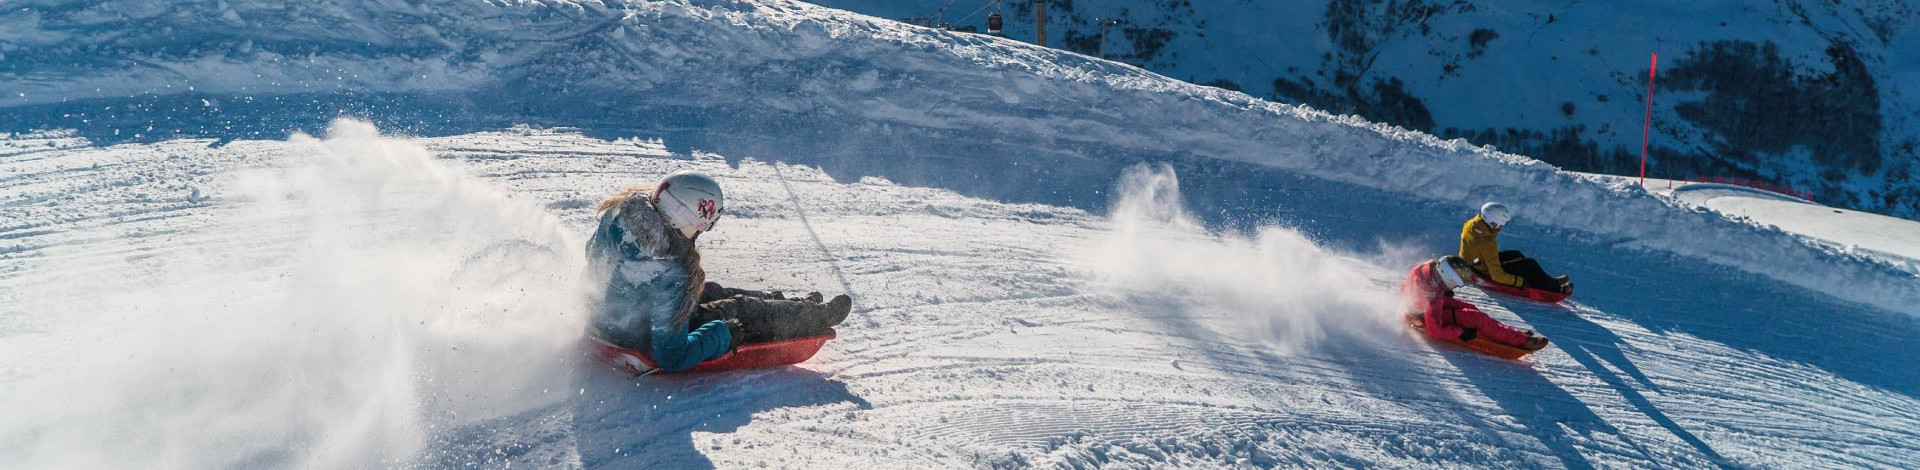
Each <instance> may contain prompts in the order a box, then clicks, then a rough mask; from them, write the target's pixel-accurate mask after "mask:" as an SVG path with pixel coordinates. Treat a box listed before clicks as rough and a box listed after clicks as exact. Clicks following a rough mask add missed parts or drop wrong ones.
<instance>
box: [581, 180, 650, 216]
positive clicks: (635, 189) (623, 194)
mask: <svg viewBox="0 0 1920 470" xmlns="http://www.w3.org/2000/svg"><path fill="white" fill-rule="evenodd" d="M636 194H645V195H646V196H647V197H648V198H652V197H653V188H643V187H639V186H628V187H627V189H622V190H620V192H617V193H613V195H612V196H608V197H607V199H606V200H603V201H600V208H599V209H597V210H595V211H594V212H595V213H603V212H606V211H607V210H609V209H613V208H615V207H620V205H621V204H625V203H626V202H627V200H628V199H632V198H633V196H634V195H636Z"/></svg>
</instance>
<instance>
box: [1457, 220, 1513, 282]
mask: <svg viewBox="0 0 1920 470" xmlns="http://www.w3.org/2000/svg"><path fill="white" fill-rule="evenodd" d="M1460 259H1463V260H1467V261H1469V262H1473V261H1478V262H1479V263H1478V264H1475V265H1474V266H1473V270H1474V271H1475V272H1477V273H1479V274H1480V275H1482V276H1486V277H1487V279H1491V280H1493V282H1497V283H1500V284H1503V285H1508V286H1513V287H1526V283H1527V282H1526V280H1524V279H1521V278H1520V276H1515V275H1512V274H1507V271H1506V270H1505V269H1501V268H1500V229H1497V228H1493V226H1492V225H1491V224H1488V223H1487V219H1486V217H1484V216H1480V215H1476V216H1473V218H1472V219H1468V220H1467V225H1465V226H1462V227H1460Z"/></svg>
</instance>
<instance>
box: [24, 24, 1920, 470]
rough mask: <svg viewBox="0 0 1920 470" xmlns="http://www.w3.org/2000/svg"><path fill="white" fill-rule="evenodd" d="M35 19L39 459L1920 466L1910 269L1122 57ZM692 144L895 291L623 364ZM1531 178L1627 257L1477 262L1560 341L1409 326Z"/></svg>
mask: <svg viewBox="0 0 1920 470" xmlns="http://www.w3.org/2000/svg"><path fill="white" fill-rule="evenodd" d="M0 24H6V25H9V27H7V28H5V29H4V31H5V32H3V33H0V53H4V54H5V56H4V59H0V77H4V80H3V81H0V87H4V88H0V96H11V97H14V98H17V100H10V101H11V102H10V103H9V104H7V105H6V109H5V110H4V111H5V112H6V116H7V117H6V118H4V119H0V125H3V126H0V130H5V131H8V132H13V134H11V135H10V137H9V138H7V139H5V140H0V188H4V189H0V300H3V301H0V337H4V338H5V340H4V341H0V357H7V358H9V359H7V360H5V361H0V415H5V416H7V417H8V419H6V420H4V421H5V423H4V424H0V464H4V465H0V466H9V467H11V466H24V467H101V466H147V467H151V466H160V467H191V468H203V467H224V466H246V467H259V466H275V467H289V466H291V467H363V466H423V467H451V466H459V465H464V464H471V463H480V464H500V463H513V464H522V465H542V466H613V467H635V466H649V467H676V468H677V467H690V466H707V465H713V466H724V467H750V466H761V465H765V466H805V467H872V466H886V467H925V466H946V467H952V466H960V467H964V466H1030V465H1032V466H1040V465H1048V466H1066V467H1087V466H1103V465H1112V466H1160V465H1178V466H1194V467H1227V466H1236V465H1252V466H1260V467H1312V468H1323V467H1329V466H1344V467H1379V466H1389V467H1402V466H1429V465H1443V466H1474V467H1480V466H1488V467H1516V466H1547V467H1569V468H1591V467H1608V468H1611V467H1647V466H1657V467H1781V468H1801V467H1884V468H1899V467H1902V466H1905V465H1907V464H1908V463H1910V462H1914V461H1920V432H1916V431H1915V430H1916V429H1920V426H1916V424H1920V400H1916V397H1920V368H1916V367H1915V366H1913V365H1911V364H1906V363H1905V362H1904V361H1898V360H1893V358H1898V357H1902V356H1903V355H1905V354H1909V353H1911V352H1912V351H1913V340H1912V338H1915V337H1920V336H1916V335H1920V320H1916V316H1915V315H1914V314H1916V313H1920V308H1916V307H1915V305H1920V303H1916V302H1915V301H1916V300H1920V282H1916V279H1915V278H1914V277H1913V275H1911V274H1909V273H1906V272H1903V271H1901V270H1899V269H1897V268H1896V267H1893V266H1890V265H1887V264H1884V263H1882V262H1879V261H1875V260H1873V259H1871V258H1867V257H1860V256H1852V255H1846V254H1843V253H1841V252H1840V250H1838V249H1834V248H1828V247H1825V246H1824V245H1821V244H1818V243H1814V242H1810V241H1807V240H1805V239H1804V238H1802V237H1799V236H1795V235H1792V234H1788V233H1783V232H1780V231H1779V230H1777V229H1770V228H1763V227H1758V226H1756V225H1753V224H1749V223H1745V222H1743V221H1740V220H1736V219H1733V218H1729V217H1726V216H1723V215H1721V214H1719V213H1716V212H1711V211H1706V210H1698V209H1692V208H1686V207H1683V205H1682V204H1679V203H1677V202H1676V201H1674V200H1672V199H1669V198H1666V197H1664V196H1656V195H1652V194H1648V193H1646V192H1645V191H1643V190H1641V189H1640V188H1639V187H1637V186H1631V185H1626V184H1603V183H1600V182H1598V180H1595V179H1591V178H1587V177H1582V176H1577V175H1572V174H1568V173H1562V172H1558V171H1556V170H1555V169H1553V168H1551V167H1549V166H1546V165H1543V164H1540V163H1538V162H1535V161H1532V160H1529V159H1526V158H1523V157H1518V156H1512V155H1505V154H1498V153H1494V152H1489V151H1485V150H1482V149H1477V148H1473V147H1470V146H1467V145H1464V144H1462V143H1459V142H1444V141H1438V140H1436V139H1433V138H1432V137H1430V136H1425V135H1421V134H1415V133H1409V132H1404V131H1400V130H1397V129H1392V128H1386V127H1380V126H1375V125H1371V124H1367V123H1365V122H1361V121H1358V120H1355V119H1351V118H1346V117H1337V116H1328V115H1326V114H1323V113H1319V112H1317V111H1313V110H1308V109H1300V108H1294V107H1290V106H1285V105H1278V104H1272V103H1266V102H1261V101H1258V100H1255V99H1252V98H1249V97H1247V96H1245V95H1239V94H1235V93H1228V92H1223V91H1219V90H1214V89H1207V88H1202V87H1197V86H1193V85H1188V84H1183V83H1180V82H1176V81H1173V80H1170V79H1167V78H1164V77H1159V76H1156V75H1152V74H1149V73H1145V72H1142V71H1139V70H1137V69H1133V68H1130V67H1126V66H1122V65H1117V64H1112V63H1107V62H1100V61H1095V60H1091V59H1087V58H1083V57H1078V56H1072V55H1066V54H1061V53H1058V52H1055V51H1048V50H1042V49H1037V48H1033V47H1029V46H1026V45H1023V44H1017V43H1012V42H1008V41H999V40H993V39H990V38H985V37H981V36H972V35H955V34H948V33H941V32H935V31H930V30H925V29H921V28H915V27H910V26H905V25H900V24H897V23H893V22H890V21H886V20H879V19H873V18H866V17H861V16H857V15H852V14H848V13H844V12H837V11H833V10H827V9H822V8H818V7H814V6H810V5H806V4H800V3H793V2H783V1H765V2H729V1H704V0H703V1H692V2H688V1H678V0H669V1H659V2H634V3H619V4H601V3H596V2H586V3H574V2H526V3H512V4H495V2H455V3H451V4H447V5H438V6H436V7H434V8H431V9H429V8H424V7H414V6H410V5H405V4H398V3H387V2H364V3H362V2H344V1H342V2H307V3H301V4H297V5H291V6H287V5H281V4H272V3H267V2H245V1H226V2H107V3H104V4H99V5H95V4H92V3H81V2H72V3H60V2H50V3H48V4H37V5H33V6H29V7H26V8H23V9H18V10H9V11H7V12H4V13H0ZM341 115H346V116H352V117H354V118H355V119H337V118H338V117H339V116H341ZM295 131H303V132H305V134H295V133H294V132H295ZM308 134H312V135H315V136H318V137H310V136H308ZM688 168H694V169H701V170H704V171H708V172H711V173H713V174H715V175H716V176H718V177H719V178H720V179H721V181H722V183H723V184H725V185H726V187H727V189H728V191H729V196H730V197H729V208H728V217H727V219H726V221H724V222H723V223H721V224H720V226H719V228H718V230H717V231H715V232H713V233H712V234H710V235H708V236H706V237H703V240H702V241H703V244H702V245H703V252H704V254H705V257H706V260H707V261H706V262H707V263H708V271H709V273H710V276H711V278H713V279H714V280H717V281H720V282H723V283H727V284H730V285H738V286H743V287H764V288H772V289H784V290H789V291H795V290H800V291H804V290H822V291H828V292H849V293H851V294H853V295H854V296H855V298H856V307H855V314H854V317H853V318H851V319H849V321H848V323H847V324H845V325H843V327H842V328H841V330H840V331H841V337H840V339H838V340H835V341H834V342H831V343H829V344H828V345H827V347H826V349H825V350H823V351H822V353H821V354H820V355H819V356H817V357H816V358H815V359H814V360H812V361H809V362H807V363H804V364H801V365H799V366H795V367H791V368H781V369H770V370H761V371H751V372H742V373H733V374H711V375H698V376H667V377H647V378H643V379H634V378H630V377H627V376H625V375H623V374H620V373H617V372H614V371H612V370H611V369H609V368H606V367H603V366H601V365H598V364H594V363H592V362H591V361H588V360H586V359H585V358H584V357H583V356H582V355H581V350H580V348H579V346H580V345H579V339H580V338H579V334H580V331H581V325H582V323H583V318H582V316H583V314H582V312H581V310H580V305H579V298H580V293H579V290H580V289H581V288H582V286H580V285H578V284H577V283H576V282H574V281H575V275H576V274H578V272H579V271H580V269H581V268H582V267H583V265H584V263H583V262H582V260H581V250H582V249H583V248H582V246H581V244H582V243H583V239H584V237H583V236H582V235H583V234H584V233H585V231H586V230H588V227H589V223H590V222H589V220H590V217H591V215H592V214H591V210H592V206H593V205H594V204H595V202H597V201H598V199H599V198H601V197H603V196H605V195H607V194H611V193H613V192H614V191H617V190H618V189H620V188H622V187H625V186H628V185H634V184H644V183H646V182H650V181H652V180H653V179H655V178H657V177H659V176H661V175H664V174H666V173H668V172H671V171H674V170H679V169H688ZM1490 199H1491V200H1502V201H1506V202H1508V203H1510V204H1512V205H1515V206H1516V207H1517V208H1519V210H1520V219H1519V222H1516V223H1515V224H1514V227H1513V228H1512V229H1511V230H1510V231H1509V233H1507V234H1506V235H1505V236H1503V237H1502V242H1503V244H1504V245H1503V246H1508V247H1513V248H1519V249H1524V250H1527V251H1528V252H1529V253H1530V254H1533V255H1534V256H1536V257H1538V258H1541V259H1543V260H1546V264H1547V266H1548V268H1549V269H1552V270H1555V271H1562V272H1566V273H1569V274H1572V275H1573V276H1574V277H1575V278H1576V281H1577V282H1578V283H1579V285H1580V292H1579V294H1578V295H1577V296H1576V297H1575V298H1574V300H1573V301H1571V302H1570V303H1568V304H1566V305H1564V306H1548V305H1541V304H1533V303H1526V302H1521V301H1515V300H1511V299H1504V298H1494V297H1486V296H1483V295H1479V293H1478V292H1474V291H1471V290H1469V291H1468V292H1466V293H1465V296H1466V297H1467V298H1468V299H1469V300H1471V301H1473V302H1475V303H1477V304H1480V305H1482V306H1483V307H1484V308H1486V309H1487V310H1489V311H1490V312H1492V313H1493V314H1494V315H1495V316H1496V317H1499V318H1501V319H1503V320H1507V321H1510V322H1516V323H1519V324H1523V325H1526V326H1527V327H1529V328H1532V329H1535V330H1537V331H1540V332H1542V333H1543V334H1545V335H1547V336H1549V337H1551V338H1553V339H1554V346H1553V347H1551V348H1550V349H1548V350H1547V351H1545V352H1542V353H1539V354H1536V355H1534V356H1532V357H1531V358H1529V359H1528V360H1526V361H1522V362H1517V363H1516V362H1508V361H1501V360H1498V359H1492V358H1488V357H1485V356H1480V355H1477V354H1473V353H1470V352H1466V351H1462V350H1458V349H1452V348H1448V347H1444V346H1438V345H1435V344H1433V343H1430V342H1427V341H1425V340H1422V339H1419V338H1416V337H1414V336H1412V335H1411V334H1410V333H1408V332H1407V331H1405V329H1404V328H1403V327H1401V326H1399V325H1398V324H1397V323H1396V322H1395V315H1397V311H1398V309H1399V307H1400V305H1399V303H1398V300H1397V299H1395V298H1394V296H1393V289H1394V287H1395V286H1397V284H1398V282H1399V280H1400V278H1401V276H1403V274H1404V272H1405V269H1406V268H1407V267H1409V266H1411V265H1412V264H1413V263H1415V262H1417V261H1419V260H1421V259H1424V258H1428V257H1432V256H1435V255H1438V254H1442V253H1446V252H1450V251H1452V250H1453V248H1454V244H1455V243H1456V239H1455V237H1456V235H1457V233H1458V229H1459V224H1460V222H1461V221H1463V220H1464V219H1465V218H1466V217H1468V216H1469V215H1470V214H1471V208H1472V207H1475V206H1477V205H1478V204H1479V203H1480V202H1483V201H1485V200H1490Z"/></svg>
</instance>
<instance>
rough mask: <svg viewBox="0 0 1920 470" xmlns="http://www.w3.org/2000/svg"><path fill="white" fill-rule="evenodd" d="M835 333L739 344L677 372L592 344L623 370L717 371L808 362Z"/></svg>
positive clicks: (640, 355) (623, 351)
mask: <svg viewBox="0 0 1920 470" xmlns="http://www.w3.org/2000/svg"><path fill="white" fill-rule="evenodd" d="M836 336H838V334H837V333H835V332H834V331H833V329H828V330H827V333H826V334H823V335H819V336H809V337H805V338H795V339H789V340H784V341H769V342H765V343H751V344H747V345H743V346H740V349H738V350H736V351H731V352H728V353H726V354H723V355H721V356H720V357H716V358H713V359H708V360H706V361H705V362H701V363H700V364H699V365H696V366H693V368H692V369H687V370H683V371H675V372H667V371H664V370H659V369H660V367H659V366H658V365H655V364H654V363H653V359H650V358H648V357H647V355H646V354H643V353H641V352H640V351H635V350H632V349H627V348H623V347H619V346H614V345H613V343H608V342H607V341H606V340H603V339H600V338H593V343H594V346H595V348H594V355H595V356H598V357H599V358H600V359H601V360H603V361H607V363H608V364H612V365H613V366H614V367H618V368H620V369H621V370H625V371H627V372H631V373H634V374H642V375H644V374H650V373H654V372H661V373H685V372H717V371H723V370H738V369H757V368H761V367H774V366H784V365H792V364H799V363H802V362H806V361H807V359H812V358H813V354H814V353H817V352H820V347H821V346H825V345H826V344H827V340H830V339H833V338H834V337H836Z"/></svg>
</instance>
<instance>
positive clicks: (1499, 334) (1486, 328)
mask: <svg viewBox="0 0 1920 470" xmlns="http://www.w3.org/2000/svg"><path fill="white" fill-rule="evenodd" d="M1471 270H1472V268H1471V267H1470V266H1468V265H1467V263H1466V262H1465V261H1462V260H1461V259H1460V258H1459V257H1457V256H1447V257H1443V258H1440V259H1436V260H1432V261H1428V262H1425V263H1420V264H1419V265H1418V266H1414V267H1413V271H1412V272H1410V273H1408V274H1407V280H1406V282H1404V283H1402V284H1400V290H1401V292H1404V293H1406V294H1407V295H1408V296H1409V297H1411V298H1413V299H1414V302H1416V303H1415V304H1414V309H1415V311H1417V312H1423V317H1422V318H1421V325H1422V327H1423V328H1424V329H1425V330H1426V333H1427V336H1431V337H1434V338H1436V339H1458V340H1460V341H1472V340H1473V339H1474V338H1475V337H1478V338H1482V339H1486V340H1488V341H1493V342H1496V343H1500V344H1505V345H1508V346H1513V347H1516V348H1520V349H1526V350H1530V351H1534V350H1539V349H1541V348H1545V347H1547V339H1546V338H1544V337H1540V336H1534V335H1533V332H1531V331H1520V330H1515V329H1513V327H1511V326H1507V325H1506V324H1505V323H1500V321H1499V320H1495V319H1493V317H1489V316H1487V314H1486V312H1482V311H1480V309H1479V308H1478V307H1474V306H1473V304H1470V303H1466V302H1465V301H1462V300H1460V299H1455V298H1453V289H1456V288H1459V287H1460V286H1462V285H1465V284H1466V281H1465V279H1463V278H1462V277H1461V274H1460V273H1470V272H1472V271H1471Z"/></svg>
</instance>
